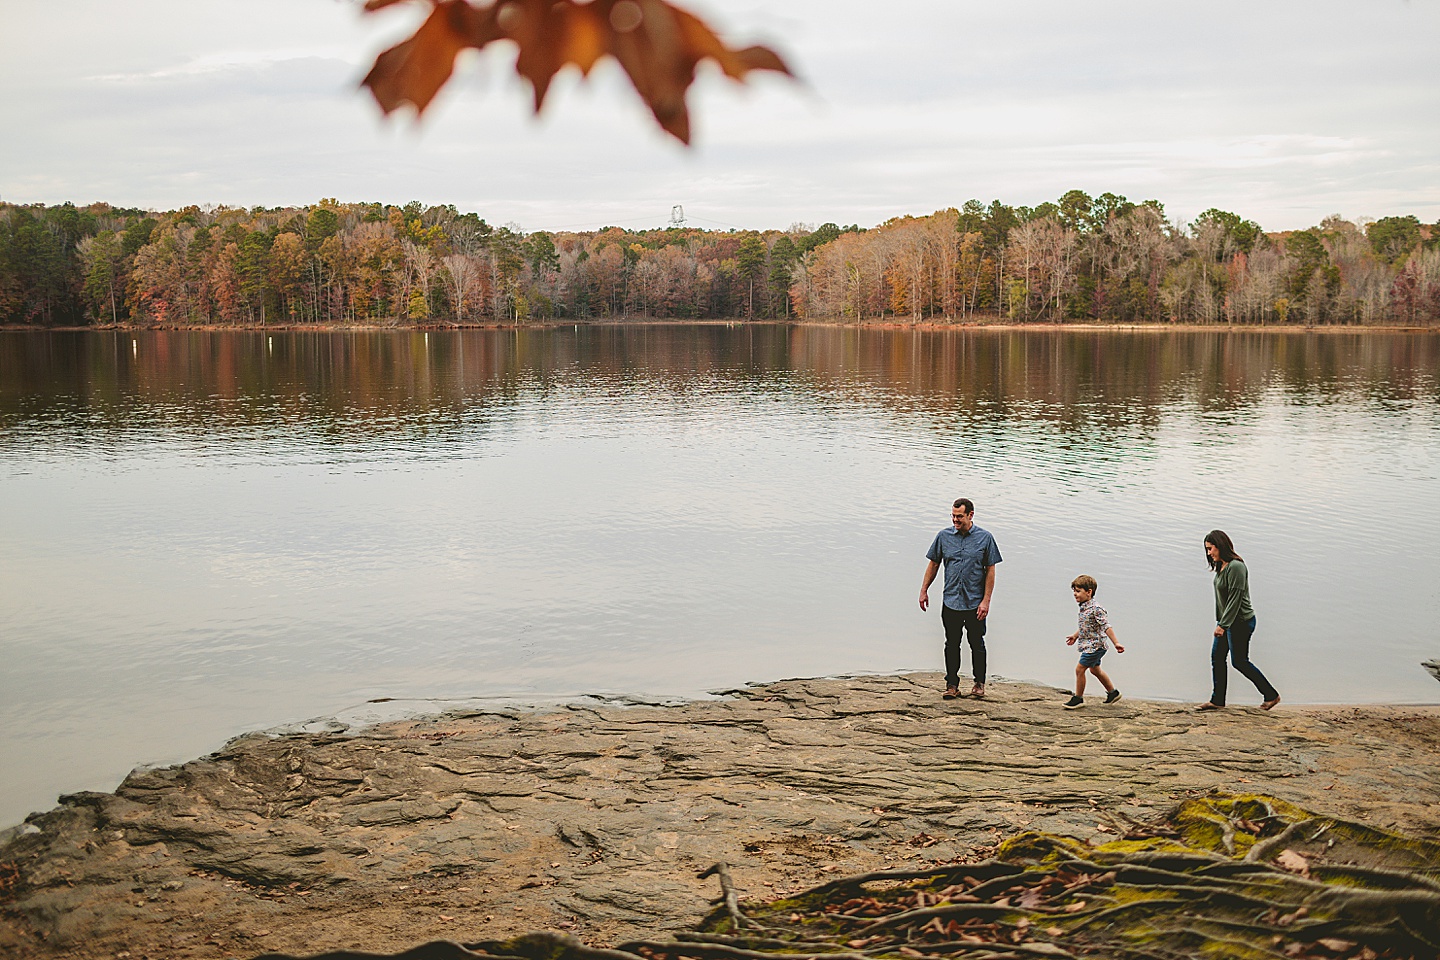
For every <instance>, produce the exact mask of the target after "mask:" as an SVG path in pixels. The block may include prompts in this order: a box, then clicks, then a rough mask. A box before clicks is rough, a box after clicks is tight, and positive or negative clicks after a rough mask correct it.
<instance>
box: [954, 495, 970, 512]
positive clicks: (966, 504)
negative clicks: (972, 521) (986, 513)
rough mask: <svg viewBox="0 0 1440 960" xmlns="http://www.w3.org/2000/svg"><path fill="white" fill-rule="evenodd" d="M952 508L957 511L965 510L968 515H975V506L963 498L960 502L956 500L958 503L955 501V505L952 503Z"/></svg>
mask: <svg viewBox="0 0 1440 960" xmlns="http://www.w3.org/2000/svg"><path fill="white" fill-rule="evenodd" d="M950 506H951V507H953V508H955V509H957V510H964V511H965V512H966V513H967V514H969V513H974V512H975V504H973V503H971V502H970V501H969V500H967V499H965V498H964V497H961V498H960V499H959V500H956V501H955V502H954V503H952V504H951V505H950Z"/></svg>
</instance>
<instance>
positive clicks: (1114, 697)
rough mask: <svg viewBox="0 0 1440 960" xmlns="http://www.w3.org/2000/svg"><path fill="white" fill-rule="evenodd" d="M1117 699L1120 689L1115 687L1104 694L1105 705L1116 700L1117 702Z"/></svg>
mask: <svg viewBox="0 0 1440 960" xmlns="http://www.w3.org/2000/svg"><path fill="white" fill-rule="evenodd" d="M1119 699H1120V688H1119V687H1116V688H1115V689H1114V690H1111V691H1110V692H1109V693H1107V694H1105V702H1106V703H1114V702H1115V701H1116V700H1119Z"/></svg>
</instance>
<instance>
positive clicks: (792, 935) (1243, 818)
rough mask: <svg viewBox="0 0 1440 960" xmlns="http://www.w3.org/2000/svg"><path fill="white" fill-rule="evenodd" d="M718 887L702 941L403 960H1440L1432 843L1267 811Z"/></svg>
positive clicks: (1210, 813)
mask: <svg viewBox="0 0 1440 960" xmlns="http://www.w3.org/2000/svg"><path fill="white" fill-rule="evenodd" d="M1272 861H1273V862H1272ZM710 874H714V875H715V876H717V877H718V878H719V880H720V885H721V899H720V905H719V906H718V907H717V908H716V910H715V911H714V912H712V913H711V915H710V916H709V918H707V920H706V922H705V923H704V924H703V925H702V927H701V929H700V930H699V931H697V932H695V933H688V934H681V935H678V936H676V937H674V938H673V939H668V940H662V939H657V940H638V941H633V942H630V943H625V944H621V945H620V946H618V947H616V948H615V949H613V950H600V949H597V948H594V947H588V946H585V945H584V944H582V943H580V942H579V941H578V940H576V939H574V938H573V937H568V936H562V935H558V934H530V935H527V936H524V937H517V938H515V939H513V940H506V941H488V942H482V943H473V944H466V945H463V946H462V945H458V944H453V943H435V944H428V945H426V946H425V947H421V948H417V949H416V950H414V951H411V952H409V953H407V954H402V955H400V956H402V957H403V958H405V960H461V958H465V957H474V956H486V957H492V958H507V960H874V958H882V957H883V958H930V957H955V958H958V960H1000V958H1013V960H1035V958H1041V957H1044V958H1057V960H1074V958H1078V957H1085V956H1096V957H1113V958H1117V960H1182V958H1189V957H1196V956H1226V957H1237V958H1253V960H1440V844H1437V843H1435V842H1434V841H1431V840H1417V839H1412V838H1406V837H1402V836H1399V835H1396V834H1390V833H1384V832H1382V831H1378V830H1374V829H1372V828H1369V827H1365V826H1363V825H1360V824H1354V823H1347V822H1344V821H1337V820H1332V819H1329V818H1324V817H1317V816H1315V815H1313V814H1310V813H1308V812H1306V811H1303V810H1299V809H1298V808H1295V807H1293V806H1291V805H1289V804H1286V803H1284V802H1283V801H1279V800H1275V799H1273V798H1269V797H1259V796H1228V795H1220V794H1216V795H1213V796H1210V797H1206V798H1204V799H1203V800H1192V801H1187V802H1186V803H1183V804H1181V805H1180V806H1179V807H1177V808H1176V809H1175V810H1172V811H1171V812H1170V814H1169V815H1168V816H1167V817H1166V819H1165V821H1164V822H1163V823H1160V824H1156V825H1152V826H1150V827H1145V828H1142V827H1141V826H1136V827H1135V829H1134V830H1132V831H1131V833H1129V834H1127V838H1126V839H1124V840H1118V841H1113V842H1111V843H1107V844H1103V845H1101V846H1098V847H1090V846H1087V845H1086V844H1083V843H1081V842H1079V841H1076V840H1072V839H1070V838H1067V837H1058V836H1051V835H1046V834H1039V833H1023V834H1019V835H1017V836H1015V837H1012V838H1011V839H1010V840H1007V841H1006V842H1005V843H1003V844H1001V846H1000V848H999V850H998V853H997V855H996V857H995V859H993V860H988V861H985V862H984V863H977V864H968V865H964V866H955V867H945V868H936V869H931V870H922V871H913V872H912V871H884V872H880V873H869V874H864V875H862V876H856V877H847V878H842V879H838V880H832V881H830V882H828V883H825V884H822V885H820V886H817V887H814V888H812V889H810V890H808V891H805V892H803V893H800V894H798V895H796V896H793V897H788V898H784V899H780V900H775V901H772V902H769V903H760V904H748V905H743V906H742V904H741V902H740V899H739V896H738V894H737V893H736V890H735V886H734V883H733V882H732V880H731V878H730V875H729V871H728V869H727V868H726V867H725V866H724V865H722V864H717V865H716V866H715V867H712V868H711V869H710V870H709V871H706V874H705V875H710ZM427 951H428V952H427ZM365 956H366V955H363V954H327V955H326V956H325V957H324V958H317V960H362V958H363V957H365ZM269 960H282V958H279V957H271V958H269ZM285 960H293V958H285Z"/></svg>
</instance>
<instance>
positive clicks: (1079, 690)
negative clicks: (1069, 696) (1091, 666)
mask: <svg viewBox="0 0 1440 960" xmlns="http://www.w3.org/2000/svg"><path fill="white" fill-rule="evenodd" d="M1075 696H1077V697H1083V696H1085V668H1084V667H1082V666H1079V665H1078V664H1077V665H1076V667H1075Z"/></svg>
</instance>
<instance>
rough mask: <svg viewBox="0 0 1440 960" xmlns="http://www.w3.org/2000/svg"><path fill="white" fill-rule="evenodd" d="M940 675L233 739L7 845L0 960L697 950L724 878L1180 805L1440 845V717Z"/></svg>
mask: <svg viewBox="0 0 1440 960" xmlns="http://www.w3.org/2000/svg"><path fill="white" fill-rule="evenodd" d="M940 687H941V681H940V677H939V676H938V675H935V674H914V675H907V676H870V677H854V678H839V679H824V680H787V681H781V682H778V683H772V684H768V685H766V686H762V687H754V688H750V689H747V690H743V691H736V692H734V693H733V695H731V696H730V697H728V698H726V699H721V700H715V701H704V702H695V703H687V704H682V705H672V706H658V707H655V706H613V707H611V706H596V705H595V704H594V703H589V702H587V703H580V704H571V705H568V706H558V707H554V708H549V709H543V710H518V709H514V708H497V709H496V710H495V711H494V712H467V713H465V714H463V715H447V716H443V717H435V718H429V719H424V720H407V721H400V722H392V723H386V724H382V725H380V726H376V727H371V728H368V729H365V730H363V731H361V732H359V733H354V734H352V733H306V734H300V735H293V736H267V735H258V734H257V735H249V736H245V737H241V738H239V739H237V740H235V741H233V742H231V743H230V744H228V745H227V746H226V747H225V749H223V750H221V751H220V752H218V753H216V754H214V755H212V756H209V757H205V758H203V759H200V760H196V761H193V762H191V763H187V764H184V765H182V766H179V767H172V768H166V769H162V770H150V771H144V772H137V773H135V774H132V775H131V776H130V777H129V778H127V779H126V781H125V782H124V783H123V784H121V785H120V787H119V788H118V789H117V790H116V791H115V792H114V793H113V794H108V793H83V794H76V795H73V796H69V797H65V798H62V803H61V806H59V807H57V808H56V809H54V810H52V811H50V812H49V813H46V814H41V815H37V816H33V817H31V818H30V820H29V821H28V824H27V826H26V827H25V828H24V829H23V832H20V833H19V834H18V835H14V836H12V837H10V838H9V839H8V841H5V842H4V844H3V846H0V881H4V879H5V877H6V876H13V875H14V874H13V873H6V868H7V866H9V865H13V867H14V868H16V869H18V878H19V879H18V883H17V882H15V881H8V882H7V885H6V886H0V901H3V903H0V906H3V910H4V912H3V914H0V953H5V954H7V955H11V956H22V957H108V958H117V957H118V958H120V960H125V958H126V957H127V956H128V957H130V958H135V960H140V958H144V957H156V958H158V957H226V956H230V957H249V956H254V955H256V954H260V953H264V952H269V951H277V952H286V953H295V954H306V953H317V952H320V951H324V950H334V949H347V948H348V949H367V950H384V951H396V950H401V949H404V948H406V947H410V946H413V945H415V944H418V943H421V942H425V941H429V940H436V939H450V940H457V941H477V940H485V939H497V938H504V937H509V936H513V935H515V934H519V933H523V932H526V931H531V930H538V929H557V930H563V931H569V932H572V933H575V934H577V935H578V936H580V937H581V938H582V939H584V940H586V941H588V942H591V943H597V944H604V943H612V942H616V941H618V940H622V939H630V938H638V937H646V936H655V935H660V934H664V933H668V932H674V931H679V930H685V929H690V928H693V927H694V926H695V925H696V924H697V923H698V922H699V920H700V919H701V917H702V916H704V914H705V913H706V912H708V910H709V908H710V902H711V901H712V899H713V898H714V897H715V896H716V895H717V893H718V888H717V885H716V883H715V881H714V880H713V879H711V880H700V879H698V877H697V874H698V873H700V872H701V871H703V870H704V869H705V868H707V867H709V866H710V865H711V864H713V863H715V862H717V861H721V862H725V863H728V864H729V865H730V867H731V872H732V874H733V876H734V878H735V880H736V883H737V885H738V886H739V888H740V891H741V894H742V896H745V897H750V898H756V899H769V898H772V897H774V896H777V895H780V894H783V893H788V892H791V891H794V890H799V889H803V888H805V887H808V886H812V885H814V884H816V883H819V882H823V881H824V880H826V879H828V878H830V877H832V876H837V875H845V874H854V873H861V872H865V871H870V870H876V869H885V868H900V867H904V868H920V867H925V866H930V865H934V864H937V863H949V862H963V861H965V860H969V859H975V858H979V857H983V856H984V855H985V853H986V851H987V849H988V848H989V847H991V846H993V845H994V844H995V843H996V842H997V841H998V840H1000V839H1001V838H1003V837H1005V836H1008V835H1010V834H1012V833H1015V832H1017V831H1019V830H1023V829H1040V830H1046V831H1051V832H1055V833H1062V834H1067V835H1070V836H1074V837H1078V838H1081V839H1083V840H1087V841H1096V842H1100V841H1103V840H1104V839H1106V838H1112V839H1113V838H1114V837H1115V836H1116V835H1117V834H1119V833H1123V832H1124V831H1125V829H1126V827H1127V825H1128V824H1129V823H1130V822H1132V821H1134V820H1146V819H1149V818H1152V817H1154V816H1156V815H1157V814H1159V813H1160V812H1162V811H1163V810H1164V809H1166V808H1167V807H1168V806H1169V805H1170V804H1171V803H1173V802H1174V801H1176V800H1179V799H1181V798H1184V797H1186V796H1193V795H1194V794H1196V793H1203V792H1207V791H1209V790H1211V789H1214V788H1222V789H1225V790H1229V791H1234V792H1248V791H1252V790H1253V791H1258V792H1264V793H1268V794H1271V795H1273V796H1276V797H1279V798H1281V799H1284V800H1288V801H1291V802H1293V803H1296V804H1298V805H1300V806H1303V807H1306V808H1309V809H1311V810H1314V811H1316V812H1319V813H1324V814H1328V815H1331V816H1336V817H1343V818H1347V819H1352V820H1358V821H1361V822H1365V823H1369V824H1372V825H1375V826H1379V827H1383V828H1386V829H1393V830H1398V831H1401V832H1404V833H1408V834H1411V835H1416V836H1428V837H1431V838H1440V709H1437V708H1433V707H1413V708H1400V707H1361V708H1290V707H1287V706H1284V705H1282V706H1281V707H1280V708H1279V709H1277V710H1275V711H1273V712H1270V713H1266V712H1263V711H1261V710H1258V709H1255V708H1250V707H1234V706H1232V707H1230V708H1227V709H1226V710H1224V711H1219V712H1214V713H1196V712H1195V711H1193V710H1192V709H1191V708H1190V707H1189V706H1187V705H1178V704H1172V703H1154V702H1146V701H1136V700H1122V701H1121V702H1119V703H1117V704H1114V705H1111V706H1103V705H1101V704H1100V703H1099V702H1098V700H1097V701H1095V702H1094V703H1092V704H1089V705H1087V706H1086V707H1085V708H1083V709H1081V710H1076V711H1066V710H1064V709H1062V708H1061V703H1062V702H1063V695H1061V694H1060V693H1059V692H1058V691H1056V690H1053V689H1049V688H1044V687H1037V686H1030V685H1025V684H1009V683H997V684H992V685H991V686H990V688H989V690H990V696H989V698H987V699H986V700H983V701H976V700H971V699H962V700H956V701H942V700H941V699H940V697H939V692H940Z"/></svg>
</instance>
